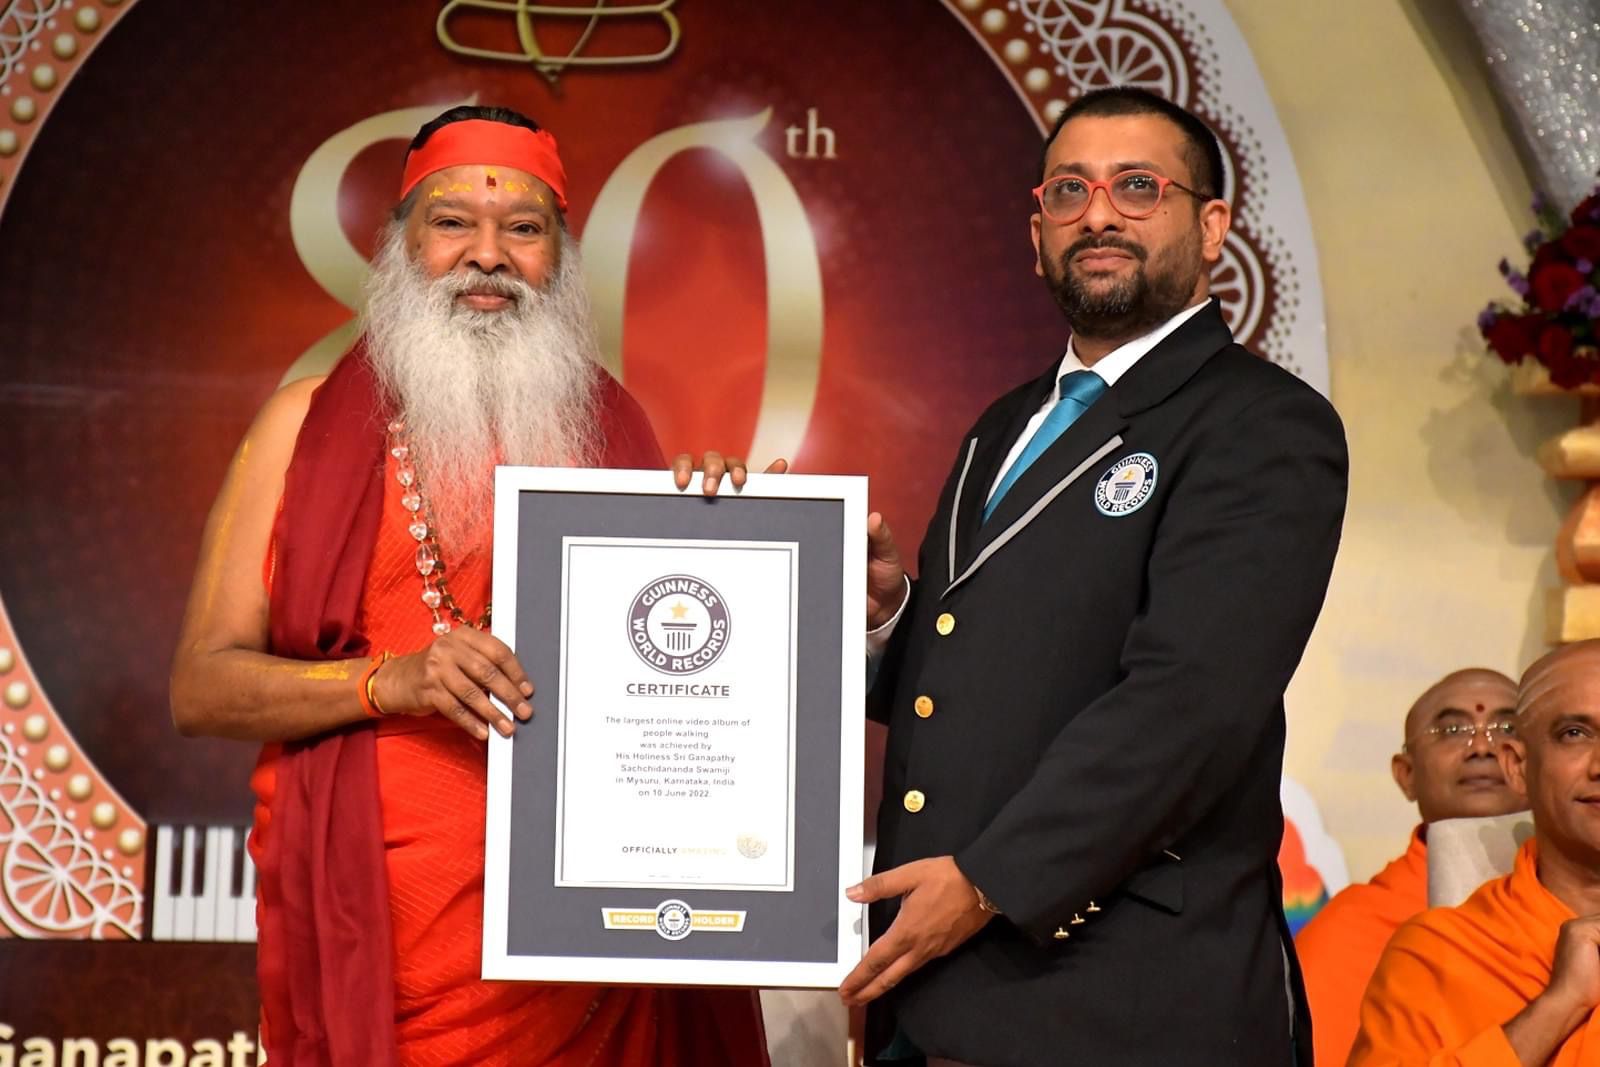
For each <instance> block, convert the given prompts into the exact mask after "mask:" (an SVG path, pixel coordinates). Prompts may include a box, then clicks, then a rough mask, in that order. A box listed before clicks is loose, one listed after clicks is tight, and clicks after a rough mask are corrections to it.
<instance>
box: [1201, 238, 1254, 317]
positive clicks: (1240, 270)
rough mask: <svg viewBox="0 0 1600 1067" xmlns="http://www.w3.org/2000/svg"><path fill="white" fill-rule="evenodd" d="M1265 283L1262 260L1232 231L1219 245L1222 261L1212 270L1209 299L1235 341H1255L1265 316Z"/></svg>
mask: <svg viewBox="0 0 1600 1067" xmlns="http://www.w3.org/2000/svg"><path fill="white" fill-rule="evenodd" d="M1266 292H1267V279H1266V277H1265V275H1264V274H1263V272H1262V269H1261V259H1260V257H1259V256H1257V255H1256V253H1255V250H1254V249H1253V248H1251V247H1250V246H1249V245H1247V244H1245V242H1244V238H1242V237H1240V236H1239V234H1238V231H1231V232H1229V234H1228V238H1227V240H1226V241H1224V242H1223V245H1222V259H1221V260H1220V261H1218V263H1217V265H1216V266H1215V267H1213V268H1212V270H1211V295H1212V296H1213V297H1215V298H1216V300H1217V303H1219V304H1221V305H1222V313H1223V315H1224V316H1225V317H1226V318H1227V320H1228V324H1229V327H1230V328H1231V329H1232V330H1233V332H1234V335H1235V336H1237V337H1256V336H1258V335H1259V333H1260V330H1261V319H1262V316H1263V315H1264V314H1265V313H1266Z"/></svg>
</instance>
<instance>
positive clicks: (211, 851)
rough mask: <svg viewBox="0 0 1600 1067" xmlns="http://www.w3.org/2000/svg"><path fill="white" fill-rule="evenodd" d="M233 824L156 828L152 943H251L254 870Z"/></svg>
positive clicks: (243, 832) (242, 831) (242, 836)
mask: <svg viewBox="0 0 1600 1067" xmlns="http://www.w3.org/2000/svg"><path fill="white" fill-rule="evenodd" d="M248 833H249V830H248V829H246V828H244V827H238V826H157V827H156V837H155V850H156V854H155V864H154V866H155V872H156V873H155V885H154V887H153V892H152V894H151V896H152V898H153V899H154V901H155V906H154V907H153V908H152V909H151V912H150V940H152V941H254V940H255V939H256V868H255V864H253V863H251V862H250V853H249V852H247V851H246V850H245V847H244V841H245V837H246V835H247V834H248Z"/></svg>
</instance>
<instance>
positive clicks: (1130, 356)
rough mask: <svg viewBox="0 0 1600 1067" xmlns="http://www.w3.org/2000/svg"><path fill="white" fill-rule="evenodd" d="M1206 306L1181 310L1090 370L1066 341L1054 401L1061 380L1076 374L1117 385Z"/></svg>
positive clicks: (1122, 346) (1204, 303)
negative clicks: (1088, 374)
mask: <svg viewBox="0 0 1600 1067" xmlns="http://www.w3.org/2000/svg"><path fill="white" fill-rule="evenodd" d="M1209 303H1211V298H1210V297H1206V298H1205V299H1204V300H1202V301H1200V303H1198V304H1195V305H1193V306H1192V307H1186V308H1184V309H1183V310H1182V311H1180V312H1178V313H1177V314H1176V315H1174V316H1172V318H1170V319H1168V320H1167V321H1166V322H1163V323H1162V324H1161V325H1160V326H1157V327H1156V328H1155V329H1153V330H1151V331H1150V332H1149V333H1147V334H1145V335H1144V336H1142V337H1135V338H1134V339H1133V340H1131V341H1129V342H1128V343H1127V344H1123V345H1118V346H1117V347H1116V348H1113V349H1112V350H1111V351H1110V352H1107V353H1106V354H1105V355H1103V356H1101V357H1100V359H1099V361H1098V362H1096V363H1095V365H1094V366H1092V367H1085V366H1084V365H1083V361H1082V360H1080V359H1079V358H1078V353H1077V352H1076V351H1074V350H1073V347H1072V342H1071V341H1068V342H1067V354H1066V355H1065V356H1064V357H1062V360H1061V366H1060V367H1058V368H1056V389H1055V394H1054V396H1055V399H1057V400H1059V399H1061V378H1062V376H1063V375H1065V374H1068V373H1070V372H1072V371H1075V370H1089V371H1093V372H1094V373H1096V374H1098V375H1099V376H1100V377H1101V378H1102V379H1104V380H1105V383H1106V385H1107V386H1112V385H1116V384H1117V379H1118V378H1121V377H1122V376H1123V375H1124V374H1126V373H1128V371H1129V370H1130V369H1132V367H1133V365H1134V364H1135V363H1137V362H1139V360H1140V359H1141V358H1143V357H1144V355H1145V354H1146V353H1147V352H1149V351H1150V350H1151V349H1152V348H1154V347H1155V346H1156V345H1158V344H1160V343H1161V342H1162V341H1165V340H1166V339H1167V336H1168V335H1169V334H1171V333H1172V332H1173V331H1175V330H1176V329H1177V328H1178V327H1179V326H1182V325H1183V324H1184V323H1186V322H1188V321H1189V320H1190V319H1191V318H1193V317H1194V316H1195V314H1196V313H1197V312H1198V311H1199V310H1200V309H1201V308H1203V307H1205V306H1206V305H1207V304H1209Z"/></svg>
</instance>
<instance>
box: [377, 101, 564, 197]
mask: <svg viewBox="0 0 1600 1067" xmlns="http://www.w3.org/2000/svg"><path fill="white" fill-rule="evenodd" d="M464 165H477V166H487V167H515V168H516V169H517V170H522V171H527V172H528V173H529V174H531V175H533V176H534V177H535V178H538V179H540V180H541V181H543V182H544V183H545V184H546V185H548V186H550V188H551V189H552V190H554V191H555V194H556V204H557V205H558V206H559V207H560V208H561V210H562V211H565V210H567V172H566V170H565V169H564V168H563V167H562V166H561V156H560V155H559V154H557V152H556V139H555V138H554V137H552V136H550V132H549V131H548V130H538V131H534V130H530V129H528V128H527V127H526V126H512V125H510V124H508V123H504V122H491V121H489V120H488V119H467V120H465V121H463V122H452V123H450V124H449V125H448V126H441V127H440V128H439V129H438V130H436V131H434V134H433V136H432V137H430V138H428V141H427V143H426V144H424V145H423V146H422V147H421V148H418V149H417V150H416V151H414V152H411V153H410V154H408V155H407V156H406V169H405V176H404V177H403V178H401V179H400V199H402V200H404V199H405V197H406V194H407V193H409V192H411V190H412V189H414V188H416V185H417V183H418V182H420V181H421V180H422V179H424V178H426V177H427V176H428V175H430V174H436V173H438V172H439V171H441V170H444V169H445V168H447V167H460V166H464Z"/></svg>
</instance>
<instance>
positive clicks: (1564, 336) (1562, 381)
mask: <svg viewBox="0 0 1600 1067" xmlns="http://www.w3.org/2000/svg"><path fill="white" fill-rule="evenodd" d="M1539 362H1540V363H1543V364H1544V365H1545V367H1546V368H1547V369H1548V370H1549V371H1550V380H1551V381H1552V382H1554V383H1555V384H1556V385H1559V386H1560V387H1561V388H1563V389H1571V388H1573V387H1574V386H1579V385H1582V384H1584V383H1585V382H1587V381H1588V380H1589V375H1590V372H1591V371H1592V370H1593V369H1594V368H1593V367H1592V366H1591V365H1590V363H1589V362H1588V361H1587V360H1582V359H1574V358H1573V356H1572V331H1571V330H1568V329H1567V328H1566V327H1565V326H1557V325H1555V324H1553V323H1552V324H1551V325H1548V326H1546V327H1545V328H1544V331H1543V332H1542V333H1540V334H1539Z"/></svg>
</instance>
